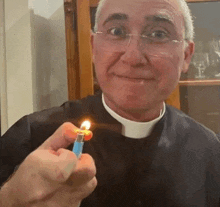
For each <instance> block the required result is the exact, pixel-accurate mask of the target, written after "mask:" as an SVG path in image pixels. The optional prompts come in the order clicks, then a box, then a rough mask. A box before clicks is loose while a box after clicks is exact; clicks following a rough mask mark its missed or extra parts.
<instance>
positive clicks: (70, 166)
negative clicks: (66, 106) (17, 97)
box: [3, 123, 97, 207]
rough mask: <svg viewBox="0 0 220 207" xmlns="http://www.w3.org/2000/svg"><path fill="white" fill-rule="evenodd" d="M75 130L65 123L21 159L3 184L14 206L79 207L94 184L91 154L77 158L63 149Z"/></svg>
mask: <svg viewBox="0 0 220 207" xmlns="http://www.w3.org/2000/svg"><path fill="white" fill-rule="evenodd" d="M75 129H77V128H76V127H75V126H74V125H73V124H71V123H64V124H63V125H62V126H61V127H60V128H58V129H57V131H56V132H55V133H54V134H53V135H52V136H51V137H49V138H48V139H47V140H46V141H45V142H44V143H43V144H42V145H41V146H40V147H39V148H38V149H36V150H35V151H33V152H32V153H31V154H30V155H29V156H28V157H27V158H26V159H25V160H24V162H23V163H22V164H21V165H20V167H19V168H18V170H17V171H16V173H15V174H14V175H13V177H12V178H11V179H10V180H9V181H8V182H7V183H6V184H5V185H6V188H7V191H8V192H10V195H11V197H10V199H11V200H12V201H13V203H15V204H16V205H13V206H24V207H25V206H27V207H29V206H30V207H32V206H34V207H38V206H39V207H44V206H45V207H50V206H51V207H67V206H68V207H70V206H71V207H72V206H73V207H78V206H79V204H80V202H81V200H82V199H84V198H85V197H87V196H88V195H89V194H90V193H92V191H93V190H94V189H95V187H96V185H97V180H96V177H95V174H96V168H95V164H94V161H93V159H92V157H91V156H90V155H88V154H82V156H81V158H80V159H79V160H78V159H77V157H76V155H75V154H74V153H73V152H71V151H69V150H67V149H65V148H66V147H68V146H69V145H70V144H71V143H73V142H74V140H75V138H76V136H77V135H76V133H75V132H74V130H75ZM3 190H4V186H3Z"/></svg>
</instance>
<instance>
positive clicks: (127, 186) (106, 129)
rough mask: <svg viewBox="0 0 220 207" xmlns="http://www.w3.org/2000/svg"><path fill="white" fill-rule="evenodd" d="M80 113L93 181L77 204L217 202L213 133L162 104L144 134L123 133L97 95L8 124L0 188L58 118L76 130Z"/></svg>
mask: <svg viewBox="0 0 220 207" xmlns="http://www.w3.org/2000/svg"><path fill="white" fill-rule="evenodd" d="M85 118H89V119H90V120H91V122H92V123H93V125H92V128H91V130H92V131H93V134H94V136H93V138H92V140H91V141H89V142H86V143H85V144H84V150H83V151H84V152H86V153H89V154H90V155H91V156H92V157H93V158H94V160H95V163H96V168H97V176H96V177H97V180H98V186H97V187H96V189H95V191H94V192H93V193H92V194H91V195H90V196H88V197H87V198H85V199H84V200H83V201H82V204H81V207H88V206H89V207H110V206H111V207H123V206H126V207H135V206H152V207H154V206H167V207H170V206H179V207H183V206H201V207H203V206H210V207H217V206H219V196H220V185H219V184H220V164H219V163H220V143H219V140H218V138H217V137H216V135H215V133H214V132H212V131H210V130H209V129H207V128H206V127H204V126H202V125H201V124H199V123H197V122H195V121H194V120H193V119H191V118H190V117H188V116H187V115H185V114H184V113H182V112H181V111H179V110H177V109H174V108H172V107H170V106H166V112H165V115H164V116H163V118H162V119H161V120H160V121H159V122H158V123H157V124H156V126H155V127H154V130H153V132H152V134H151V135H150V136H149V137H146V138H143V139H131V138H128V137H125V136H123V135H121V133H120V132H121V124H120V123H119V122H118V121H116V120H115V119H114V118H113V117H111V115H110V114H108V112H106V110H105V109H104V107H103V105H102V101H101V94H98V95H96V96H89V97H87V98H85V99H82V100H79V101H69V102H66V103H64V104H63V105H62V106H60V107H55V108H52V109H48V110H44V111H41V112H37V113H33V114H31V115H28V116H25V117H23V118H22V119H20V120H19V121H18V122H17V123H15V124H14V125H13V126H12V127H11V128H10V129H9V130H8V131H7V132H6V133H5V134H4V135H3V136H2V137H1V141H0V150H1V154H0V155H1V156H0V185H2V183H3V182H5V181H6V180H7V178H8V177H9V176H10V175H11V174H12V173H13V171H14V169H15V168H16V166H18V165H19V164H20V163H21V162H22V161H23V160H24V159H25V157H26V156H28V154H29V153H30V152H32V151H33V150H35V149H36V148H37V147H38V146H39V145H41V144H42V143H43V142H44V141H45V140H46V139H47V138H48V137H49V136H50V135H52V134H53V132H54V131H55V130H56V129H57V128H58V127H59V126H60V125H61V124H62V123H64V122H67V121H70V122H72V123H73V124H75V125H76V126H78V127H79V126H80V123H81V122H82V120H83V119H85ZM68 149H70V150H72V145H71V146H70V147H69V148H68Z"/></svg>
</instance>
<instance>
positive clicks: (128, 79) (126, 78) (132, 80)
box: [114, 74, 153, 83]
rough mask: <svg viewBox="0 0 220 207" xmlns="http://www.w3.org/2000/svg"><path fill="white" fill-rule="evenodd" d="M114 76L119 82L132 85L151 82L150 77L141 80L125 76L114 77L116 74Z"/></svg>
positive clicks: (140, 78)
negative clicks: (123, 81) (132, 83)
mask: <svg viewBox="0 0 220 207" xmlns="http://www.w3.org/2000/svg"><path fill="white" fill-rule="evenodd" d="M114 76H116V77H117V78H119V79H121V80H125V81H131V82H134V83H145V82H148V81H152V80H153V78H152V77H146V78H142V77H131V76H125V75H116V74H114Z"/></svg>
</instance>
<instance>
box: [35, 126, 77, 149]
mask: <svg viewBox="0 0 220 207" xmlns="http://www.w3.org/2000/svg"><path fill="white" fill-rule="evenodd" d="M77 129H78V128H77V127H76V126H74V125H73V124H72V123H70V122H66V123H64V124H62V125H61V126H60V127H59V128H58V129H57V130H56V131H55V132H54V134H52V135H51V136H50V137H49V138H48V139H47V140H46V141H45V142H44V143H43V144H42V145H41V146H40V147H39V148H38V149H50V150H54V151H57V150H58V149H60V148H67V147H68V146H69V145H70V144H72V143H73V142H74V141H75V139H76V137H77V133H76V130H77Z"/></svg>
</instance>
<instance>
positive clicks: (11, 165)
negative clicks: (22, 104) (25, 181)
mask: <svg viewBox="0 0 220 207" xmlns="http://www.w3.org/2000/svg"><path fill="white" fill-rule="evenodd" d="M30 152H31V131H30V123H29V119H28V116H24V117H23V118H21V119H20V120H18V121H17V122H16V123H15V124H14V125H13V126H12V127H11V128H10V129H8V131H7V132H6V133H5V134H4V135H3V136H2V137H1V139H0V186H2V185H3V183H4V182H5V181H7V179H8V178H9V177H10V176H11V175H12V173H13V172H14V171H15V170H16V168H17V167H18V166H19V165H20V164H21V162H22V161H23V160H24V159H25V157H27V155H28V154H29V153H30Z"/></svg>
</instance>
